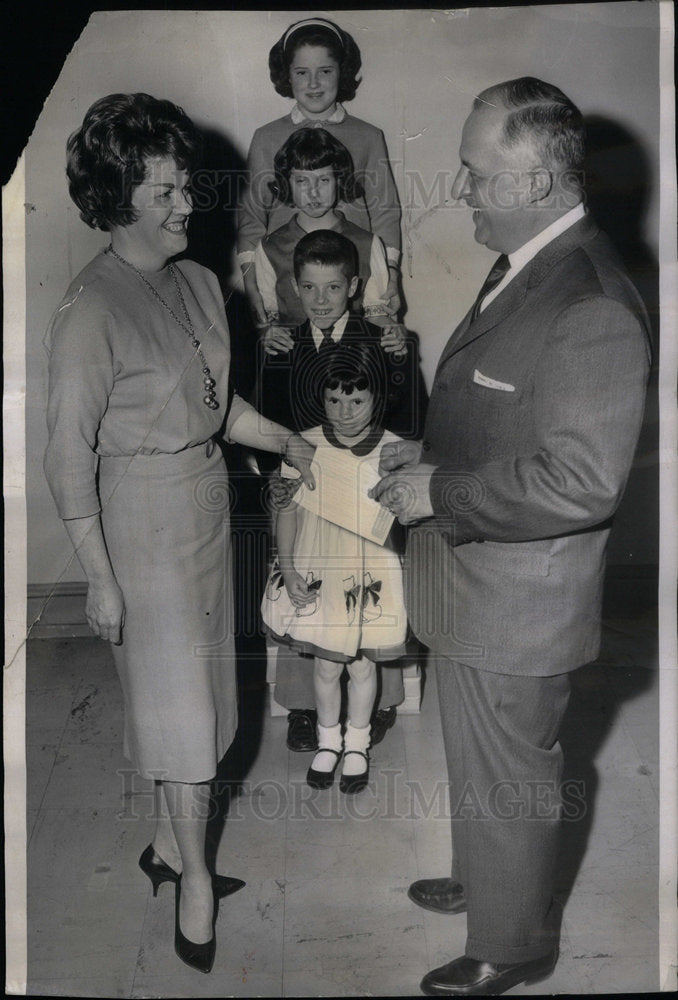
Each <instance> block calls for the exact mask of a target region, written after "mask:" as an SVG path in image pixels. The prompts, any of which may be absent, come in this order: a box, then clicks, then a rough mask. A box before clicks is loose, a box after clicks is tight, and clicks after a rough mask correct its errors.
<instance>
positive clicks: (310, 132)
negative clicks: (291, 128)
mask: <svg viewBox="0 0 678 1000" xmlns="http://www.w3.org/2000/svg"><path fill="white" fill-rule="evenodd" d="M323 167H332V170H333V171H334V176H335V178H336V181H337V199H338V200H339V201H355V200H356V198H360V196H361V195H362V193H363V191H362V188H361V186H360V184H359V183H358V182H357V181H356V178H355V174H354V169H353V159H352V157H351V154H350V153H349V151H348V150H347V149H346V146H344V144H343V143H342V142H339V140H338V139H335V138H334V136H333V135H331V134H330V133H329V132H327V131H326V130H325V129H324V128H300V129H297V131H296V132H293V133H292V135H291V136H290V137H289V139H288V140H287V142H286V143H285V144H284V145H283V146H281V147H280V149H279V150H278V152H277V153H276V154H275V158H274V160H273V170H274V171H275V180H274V181H270V182H269V187H270V189H271V191H272V192H273V194H274V195H275V196H276V198H277V199H278V200H279V201H281V202H282V203H283V205H293V204H294V198H293V197H292V185H291V184H290V174H291V173H292V171H293V170H321V169H322V168H323Z"/></svg>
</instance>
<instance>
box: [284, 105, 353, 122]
mask: <svg viewBox="0 0 678 1000" xmlns="http://www.w3.org/2000/svg"><path fill="white" fill-rule="evenodd" d="M345 117H346V109H345V107H344V105H343V104H340V103H339V102H338V101H337V106H336V108H335V109H334V111H333V112H332V114H330V115H328V116H327V118H307V117H306V115H305V114H304V112H303V111H302V110H301V108H300V107H299V105H298V104H295V105H294V107H293V108H292V110H291V111H290V118H291V119H292V124H293V125H301V124H302V123H305V124H306V125H308V127H309V128H322V126H323V125H327V124H328V123H329V124H331V125H339V124H340V123H341V122H343V120H344V118H345Z"/></svg>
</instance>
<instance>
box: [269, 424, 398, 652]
mask: <svg viewBox="0 0 678 1000" xmlns="http://www.w3.org/2000/svg"><path fill="white" fill-rule="evenodd" d="M302 436H303V437H304V438H305V439H306V440H307V441H309V442H310V443H311V444H312V445H314V446H316V447H318V448H321V447H328V446H329V447H338V448H343V447H345V446H343V445H341V444H340V443H339V442H338V441H337V439H336V437H335V436H334V434H333V432H332V429H331V427H329V426H321V427H313V428H311V429H310V430H308V431H304V432H303V434H302ZM398 440H399V438H398V437H396V435H395V434H391V433H390V432H389V431H384V430H382V429H381V428H375V429H374V430H373V431H371V432H370V434H369V436H368V437H367V438H365V439H364V440H363V441H361V442H360V443H359V444H358V445H356V446H355V447H354V448H351V449H350V450H351V452H352V453H353V454H354V455H355V456H356V458H357V459H358V460H359V461H362V462H369V463H370V464H371V465H372V466H373V467H374V469H375V470H376V469H377V468H378V465H379V453H380V451H381V447H382V445H383V444H385V443H386V442H387V441H398ZM319 487H320V488H321V484H319ZM294 567H295V569H296V571H297V572H298V573H299V574H300V575H301V576H302V577H303V578H304V579H305V581H306V583H307V584H311V585H315V588H316V589H315V599H314V601H313V602H311V603H310V604H307V605H305V606H304V607H301V608H296V607H295V606H294V605H293V604H292V602H291V601H290V598H289V595H288V593H287V590H286V588H285V584H284V582H283V579H282V575H281V573H280V567H279V564H278V560H277V558H276V560H275V562H274V564H273V567H272V569H271V572H270V574H269V578H268V582H267V585H266V591H265V593H264V598H263V601H262V617H263V620H264V624H265V626H266V629H267V631H268V632H269V634H271V635H272V637H273V638H274V639H275V640H276V641H277V642H279V643H283V644H286V645H290V646H292V647H294V648H295V649H297V650H299V651H300V652H303V653H309V654H312V655H315V656H321V657H323V658H324V659H327V660H334V661H336V662H340V663H341V662H347V661H350V660H354V659H356V657H358V656H360V655H362V654H364V655H365V656H367V657H368V658H369V659H371V660H374V661H378V660H392V659H395V658H396V657H398V656H402V655H403V654H404V653H405V652H406V648H405V639H406V634H407V614H406V611H405V603H404V599H403V581H402V567H401V562H400V557H399V556H398V554H397V552H395V551H394V550H393V549H392V548H390V547H389V545H388V539H387V543H386V545H383V546H382V545H377V544H376V543H375V542H372V541H370V540H369V539H366V538H362V537H360V536H359V535H356V534H354V533H353V532H351V531H348V530H347V529H346V528H342V527H339V525H336V524H333V523H332V522H330V521H326V520H325V519H324V518H321V517H318V516H317V515H316V514H313V513H311V512H310V511H307V510H305V509H304V508H302V507H298V508H297V533H296V537H295V542H294Z"/></svg>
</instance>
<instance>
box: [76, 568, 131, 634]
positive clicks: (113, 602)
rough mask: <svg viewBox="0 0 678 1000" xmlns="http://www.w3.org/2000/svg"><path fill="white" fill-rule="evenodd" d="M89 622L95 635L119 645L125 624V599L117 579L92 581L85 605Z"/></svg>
mask: <svg viewBox="0 0 678 1000" xmlns="http://www.w3.org/2000/svg"><path fill="white" fill-rule="evenodd" d="M85 615H86V616H87V624H88V625H89V627H90V628H91V629H92V631H93V632H94V634H95V635H98V636H99V637H100V638H101V639H105V640H107V641H108V642H113V643H115V644H116V645H119V644H120V643H121V642H122V628H123V625H124V624H125V600H124V598H123V596H122V591H121V589H120V587H119V586H118V584H117V583H116V581H115V580H111V581H109V582H107V583H105V584H104V583H90V585H89V587H88V588H87V603H86V605H85Z"/></svg>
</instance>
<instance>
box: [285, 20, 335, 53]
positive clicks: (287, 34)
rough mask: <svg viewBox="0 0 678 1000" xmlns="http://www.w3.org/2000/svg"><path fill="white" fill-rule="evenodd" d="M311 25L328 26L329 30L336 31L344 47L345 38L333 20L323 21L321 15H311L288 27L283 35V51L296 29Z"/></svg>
mask: <svg viewBox="0 0 678 1000" xmlns="http://www.w3.org/2000/svg"><path fill="white" fill-rule="evenodd" d="M310 27H318V28H326V29H327V31H332V32H334V34H335V35H336V36H337V38H338V39H339V41H340V43H341V47H342V48H343V47H344V39H343V38H342V37H341V34H340V33H339V29H338V28H335V26H334V25H333V24H332V23H331V21H323V20H321V18H319V17H309V18H307V19H306V20H305V21H297V23H296V24H293V25H292V27H291V28H288V29H287V31H286V32H285V35H284V37H283V46H282V47H283V51H284V50H285V49H286V48H287V43H288V41H289V39H290V35H293V34H294V32H295V31H299V30H300V28H310Z"/></svg>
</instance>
